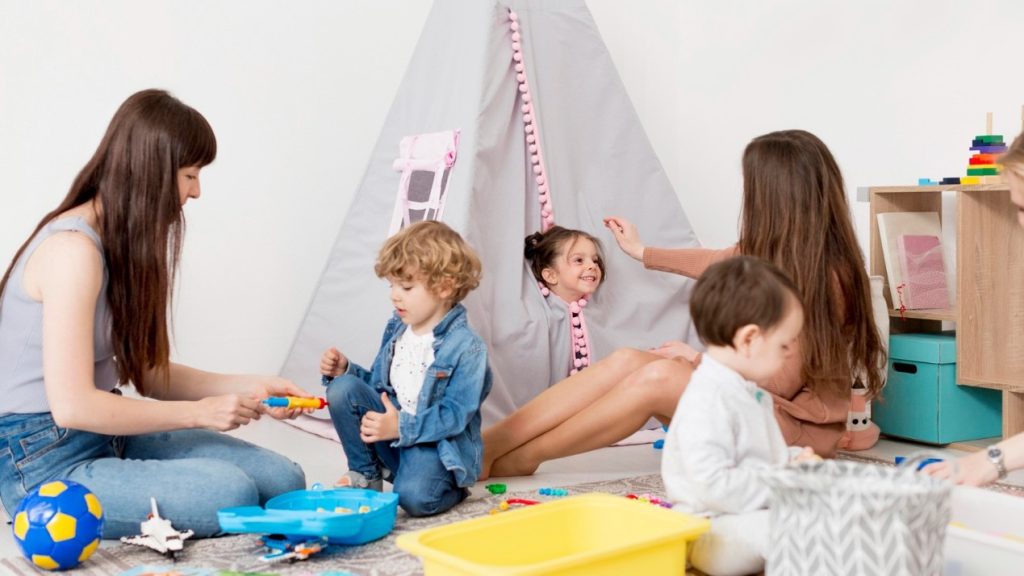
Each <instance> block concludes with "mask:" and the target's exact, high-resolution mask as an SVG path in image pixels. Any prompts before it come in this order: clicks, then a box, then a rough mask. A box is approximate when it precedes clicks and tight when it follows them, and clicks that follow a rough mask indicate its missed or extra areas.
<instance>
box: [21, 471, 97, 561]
mask: <svg viewBox="0 0 1024 576" xmlns="http://www.w3.org/2000/svg"><path fill="white" fill-rule="evenodd" d="M13 527H14V541H15V542H17V543H18V547H20V548H21V553H22V554H24V555H25V557H26V558H28V559H29V560H30V561H31V562H32V563H33V564H35V565H36V566H38V567H40V568H44V569H46V570H67V569H68V568H74V567H75V566H77V565H78V564H79V563H81V562H82V561H84V560H85V559H86V558H88V557H89V556H91V555H92V553H93V552H95V551H96V548H97V547H99V545H100V539H101V538H102V537H103V507H102V506H100V501H99V498H96V495H95V494H93V493H92V492H90V491H89V489H88V488H86V487H85V486H82V485H81V484H79V483H77V482H71V481H70V480H56V481H54V482H47V483H46V484H43V485H42V486H40V487H39V488H36V489H35V490H33V491H32V492H29V494H28V495H27V496H25V498H24V499H23V500H22V501H21V504H20V505H18V509H17V510H16V511H15V512H14V522H13Z"/></svg>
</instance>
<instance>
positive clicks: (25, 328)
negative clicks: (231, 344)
mask: <svg viewBox="0 0 1024 576" xmlns="http://www.w3.org/2000/svg"><path fill="white" fill-rule="evenodd" d="M216 155H217V141H216V138H215V137H214V134H213V130H212V129H211V128H210V125H209V123H207V121H206V119H205V118H204V117H203V116H202V115H201V114H200V113H199V112H197V111H196V110H194V109H192V108H190V107H189V106H186V105H185V104H183V103H182V102H180V101H179V100H177V99H176V98H174V97H173V96H171V95H170V94H168V93H167V92H164V91H162V90H144V91H142V92H138V93H136V94H133V95H132V96H131V97H129V98H128V99H127V100H126V101H125V102H124V103H123V104H122V105H121V107H120V108H119V109H118V110H117V112H116V113H115V115H114V118H113V119H112V120H111V122H110V125H109V127H108V128H107V131H106V134H105V135H104V136H103V139H102V141H101V142H100V145H99V147H98V148H97V149H96V152H95V154H94V155H93V157H92V159H91V160H89V162H88V164H86V166H85V167H84V168H83V169H82V171H81V172H80V173H79V174H78V176H77V178H75V181H74V183H73V184H72V186H71V190H70V191H69V192H68V194H67V196H66V197H65V198H64V200H63V201H62V202H61V203H60V205H59V206H57V207H56V208H55V209H53V210H52V211H51V212H50V213H48V214H47V215H46V216H44V217H43V218H42V220H40V222H39V224H38V226H36V229H35V231H33V233H32V234H31V235H30V236H29V238H28V240H26V241H25V243H24V244H22V246H21V247H20V248H19V249H18V251H17V253H16V254H15V255H14V258H13V260H12V261H11V264H10V266H8V268H7V271H6V272H5V273H4V276H3V279H2V280H0V451H3V456H2V457H0V500H2V502H3V505H4V507H5V508H6V509H7V511H8V512H9V513H11V512H13V511H14V509H15V507H16V506H17V505H18V503H19V502H20V501H21V499H22V498H24V496H25V495H26V494H27V493H28V492H29V491H31V490H33V489H34V488H36V487H37V486H39V485H40V484H42V483H44V482H47V481H50V480H54V479H69V480H73V481H76V482H79V483H81V484H84V485H85V486H86V487H88V488H89V489H90V490H91V491H92V492H93V493H95V494H96V496H97V497H98V498H99V500H100V502H101V503H102V505H103V508H104V514H105V520H106V524H105V529H104V536H105V537H115V538H116V537H118V536H123V535H128V534H133V533H137V532H138V529H139V522H141V521H142V520H144V519H145V518H146V515H147V514H148V513H149V510H150V502H149V500H150V497H156V498H157V500H158V502H159V507H160V511H161V515H163V516H165V517H167V518H170V519H171V520H173V521H174V523H175V526H177V527H179V528H181V529H186V528H187V529H192V530H194V531H195V533H196V534H197V535H199V536H206V535H212V534H214V533H216V532H218V531H219V526H218V523H217V516H216V512H217V510H218V509H220V508H222V507H227V506H239V505H257V504H262V503H263V502H265V501H266V500H267V499H268V498H270V497H272V496H275V495H277V494H280V493H282V492H286V491H289V490H295V489H301V488H304V487H305V477H304V475H303V473H302V470H301V468H299V466H298V465H297V464H295V463H293V462H291V461H289V460H288V459H286V458H284V457H283V456H280V455H278V454H275V453H273V452H270V451H268V450H265V449H262V448H259V447H257V446H254V445H252V444H248V443H246V442H243V441H241V440H238V439H235V438H232V437H230V436H227V435H224V434H220V433H219V432H221V431H226V430H231V429H234V428H237V427H238V426H242V425H244V424H247V423H249V422H250V421H252V420H254V419H257V418H259V417H260V414H261V412H262V411H263V408H262V407H261V404H260V400H261V399H262V398H265V397H267V396H268V395H282V394H292V395H300V396H307V395H308V394H307V393H305V392H303V391H302V390H301V389H300V388H298V387H297V386H295V385H294V384H293V383H291V382H289V381H287V380H284V379H282V378H278V377H273V376H235V375H227V374H214V373H210V372H203V371H200V370H196V369H193V368H189V367H186V366H181V365H178V364H174V363H171V361H170V342H169V337H168V320H167V315H168V311H169V310H170V309H171V299H172V289H171V287H172V286H173V284H174V277H175V271H176V270H177V266H178V259H179V255H180V253H181V242H182V236H183V234H184V231H185V220H184V213H183V210H182V208H183V207H184V205H185V203H186V202H187V201H188V200H189V199H195V198H199V194H200V186H199V173H200V170H201V169H202V168H203V167H204V166H206V165H207V164H209V163H210V162H212V161H213V160H214V158H215V157H216ZM119 383H120V384H129V383H131V384H132V385H134V386H135V388H136V390H137V391H138V392H139V393H140V394H141V395H143V396H146V397H149V398H152V399H155V400H158V401H156V402H153V401H149V400H146V399H136V398H129V397H124V396H121V395H120V394H119V393H117V392H118V390H117V388H116V386H117V385H118V384H119ZM112 392H114V393H112ZM272 415H273V416H275V417H278V418H285V417H291V416H294V415H295V413H294V412H287V411H280V410H278V411H276V412H272Z"/></svg>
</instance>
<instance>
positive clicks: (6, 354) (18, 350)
mask: <svg viewBox="0 0 1024 576" xmlns="http://www.w3.org/2000/svg"><path fill="white" fill-rule="evenodd" d="M63 231H74V232H80V233H82V234H85V235H86V236H88V237H89V238H90V239H92V241H93V242H94V243H96V249H97V250H99V251H100V254H101V257H102V254H103V245H102V244H101V242H100V237H99V235H98V234H97V233H96V231H95V230H93V229H92V228H90V227H89V225H88V224H86V223H85V220H83V219H81V218H79V217H70V218H60V219H57V220H54V221H52V222H50V223H49V224H47V225H46V226H43V228H42V230H40V231H39V234H37V235H36V237H35V238H33V239H32V241H31V242H30V243H29V245H28V247H27V248H26V249H25V252H24V253H23V254H22V255H21V258H19V259H18V261H17V262H16V263H15V264H14V269H13V270H12V271H11V276H10V278H9V279H8V281H7V287H6V288H5V289H4V294H3V297H2V299H0V415H3V414H12V413H17V414H26V413H35V412H49V411H50V406H49V403H48V402H47V401H46V390H45V388H44V387H43V305H42V303H41V302H37V301H35V300H33V299H32V297H31V296H29V295H28V294H27V293H26V292H25V285H24V275H25V274H24V273H25V263H26V262H28V260H29V258H30V257H31V256H32V254H33V253H34V252H35V251H36V248H38V247H39V245H40V244H42V242H43V241H44V240H46V239H47V238H49V237H50V236H52V235H53V234H55V233H57V232H63ZM57 353H60V351H57ZM93 363H94V366H93V369H94V372H93V374H94V380H95V382H96V388H97V389H100V390H104V391H109V390H111V389H113V388H114V386H115V385H116V384H117V368H116V367H115V365H114V352H113V349H112V348H111V345H110V309H109V308H108V306H107V265H106V261H104V262H103V284H102V286H101V287H100V294H99V297H98V298H97V299H96V321H95V325H94V327H93Z"/></svg>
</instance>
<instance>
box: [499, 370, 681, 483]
mask: <svg viewBox="0 0 1024 576" xmlns="http://www.w3.org/2000/svg"><path fill="white" fill-rule="evenodd" d="M593 368H594V367H591V368H588V369H587V370H592V369H593ZM585 371H586V370H585ZM585 371H584V372H585ZM692 373H693V366H692V365H690V364H689V363H688V362H686V361H684V360H682V359H679V360H665V359H659V360H656V361H653V362H649V363H647V364H645V365H644V366H642V367H641V368H640V369H639V370H637V371H635V372H634V373H632V374H630V375H629V376H628V377H626V378H625V379H623V380H622V381H621V382H620V383H619V385H617V386H613V387H612V389H611V390H609V391H608V392H607V393H606V394H603V395H602V396H601V397H600V398H598V399H597V400H596V401H594V402H592V403H590V404H589V405H587V406H586V407H585V408H584V409H581V410H578V411H577V412H575V413H574V414H573V415H572V416H571V417H569V418H568V419H566V420H565V421H564V422H562V423H561V424H559V425H558V426H555V427H554V428H552V429H550V430H548V431H547V432H544V433H542V434H540V435H538V436H537V437H535V438H534V439H533V440H530V441H529V442H527V443H526V444H523V445H522V446H519V447H518V448H515V449H514V450H512V451H510V452H508V453H507V454H505V455H504V456H501V457H499V458H496V459H495V460H494V461H493V463H492V464H491V469H490V472H491V475H493V476H525V475H529V474H533V473H534V472H535V471H536V470H537V467H538V466H540V465H541V463H543V462H545V461H547V460H551V459H554V458H562V457H565V456H571V455H573V454H579V453H581V452H587V451H589V450H594V449H597V448H603V447H605V446H609V445H611V444H613V443H615V442H618V441H619V440H622V439H623V438H626V437H627V436H629V435H630V434H632V433H633V432H636V431H637V430H639V429H640V427H641V426H643V425H644V422H646V421H647V420H648V419H649V418H651V417H652V416H653V417H655V418H657V419H658V420H660V421H662V422H663V423H668V422H669V421H670V420H671V419H672V414H673V412H675V409H676V404H678V402H679V397H680V396H681V395H682V393H683V391H684V390H685V389H686V385H687V384H688V383H689V382H690V375H691V374H692ZM485 446H486V444H485Z"/></svg>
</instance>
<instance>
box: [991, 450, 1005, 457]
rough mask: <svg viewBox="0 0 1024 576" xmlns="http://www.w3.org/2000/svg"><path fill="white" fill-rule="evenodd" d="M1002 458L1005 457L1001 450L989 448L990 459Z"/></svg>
mask: <svg viewBox="0 0 1024 576" xmlns="http://www.w3.org/2000/svg"><path fill="white" fill-rule="evenodd" d="M1002 456H1003V451H1002V450H1000V449H999V448H989V449H988V457H989V458H1001V457H1002Z"/></svg>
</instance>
